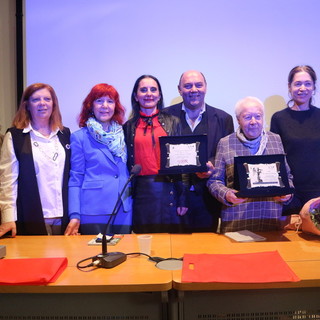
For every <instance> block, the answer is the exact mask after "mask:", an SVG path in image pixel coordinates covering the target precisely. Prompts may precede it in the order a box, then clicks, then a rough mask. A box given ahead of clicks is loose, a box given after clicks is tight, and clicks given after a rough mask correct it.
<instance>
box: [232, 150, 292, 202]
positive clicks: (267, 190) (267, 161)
mask: <svg viewBox="0 0 320 320" xmlns="http://www.w3.org/2000/svg"><path fill="white" fill-rule="evenodd" d="M234 188H235V189H236V190H239V192H238V193H236V195H237V197H241V198H254V197H274V196H283V195H286V194H291V193H293V190H294V188H292V187H290V185H289V180H288V175H287V170H286V166H285V156H284V155H283V154H270V155H261V156H240V157H235V158H234Z"/></svg>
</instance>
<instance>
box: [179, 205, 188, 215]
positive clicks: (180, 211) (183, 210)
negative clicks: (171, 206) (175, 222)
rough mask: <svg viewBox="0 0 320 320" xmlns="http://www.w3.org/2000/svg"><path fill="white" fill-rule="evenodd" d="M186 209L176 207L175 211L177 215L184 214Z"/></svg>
mask: <svg viewBox="0 0 320 320" xmlns="http://www.w3.org/2000/svg"><path fill="white" fill-rule="evenodd" d="M187 211H188V208H186V207H177V213H178V215H179V216H184V215H185V214H186V213H187Z"/></svg>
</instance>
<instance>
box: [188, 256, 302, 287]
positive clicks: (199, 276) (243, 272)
mask: <svg viewBox="0 0 320 320" xmlns="http://www.w3.org/2000/svg"><path fill="white" fill-rule="evenodd" d="M297 281H300V279H299V278H298V277H297V275H296V274H295V273H294V272H293V271H292V270H291V269H290V268H289V266H288V265H287V264H286V262H285V261H284V260H283V259H282V257H281V256H280V254H279V253H278V252H277V251H271V252H258V253H245V254H185V255H184V257H183V267H182V282H233V283H263V282H297Z"/></svg>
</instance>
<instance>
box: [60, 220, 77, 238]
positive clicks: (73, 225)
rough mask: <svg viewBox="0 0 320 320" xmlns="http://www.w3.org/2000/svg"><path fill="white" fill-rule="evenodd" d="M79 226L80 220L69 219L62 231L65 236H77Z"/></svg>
mask: <svg viewBox="0 0 320 320" xmlns="http://www.w3.org/2000/svg"><path fill="white" fill-rule="evenodd" d="M79 227H80V220H79V219H71V220H70V222H69V224H68V226H67V229H66V231H65V232H64V235H65V236H77V235H79V234H80V233H79Z"/></svg>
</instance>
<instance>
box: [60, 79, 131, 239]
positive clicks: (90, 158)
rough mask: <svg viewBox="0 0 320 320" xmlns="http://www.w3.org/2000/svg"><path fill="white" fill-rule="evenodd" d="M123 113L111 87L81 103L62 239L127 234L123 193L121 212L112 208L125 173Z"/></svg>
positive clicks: (101, 86)
mask: <svg viewBox="0 0 320 320" xmlns="http://www.w3.org/2000/svg"><path fill="white" fill-rule="evenodd" d="M124 113H125V110H124V108H123V106H122V105H121V103H120V99H119V94H118V92H117V91H116V89H115V88H114V87H112V86H111V85H108V84H105V83H101V84H97V85H95V86H94V87H93V88H92V89H91V91H90V92H89V94H88V95H87V97H86V98H85V100H84V101H83V104H82V110H81V113H80V116H79V127H80V128H81V129H80V130H78V131H76V132H74V133H73V134H72V135H71V171H70V180H69V218H70V224H69V226H68V228H67V230H66V232H65V234H66V235H75V234H78V233H79V232H80V233H81V234H97V233H102V232H104V231H105V226H106V224H107V222H108V221H109V219H110V218H111V220H110V221H112V223H111V224H110V229H109V230H107V231H108V232H109V233H130V232H131V210H132V209H131V198H130V195H129V190H128V189H127V190H126V191H125V192H124V193H123V195H122V197H121V203H120V208H119V212H118V214H117V215H115V216H113V217H111V215H112V212H113V208H114V207H115V205H116V202H117V200H118V197H119V195H120V193H121V190H122V188H123V187H124V185H125V183H126V181H127V179H128V177H129V174H128V169H127V166H126V162H127V149H126V145H125V142H124V135H123V130H122V123H123V120H124Z"/></svg>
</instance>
